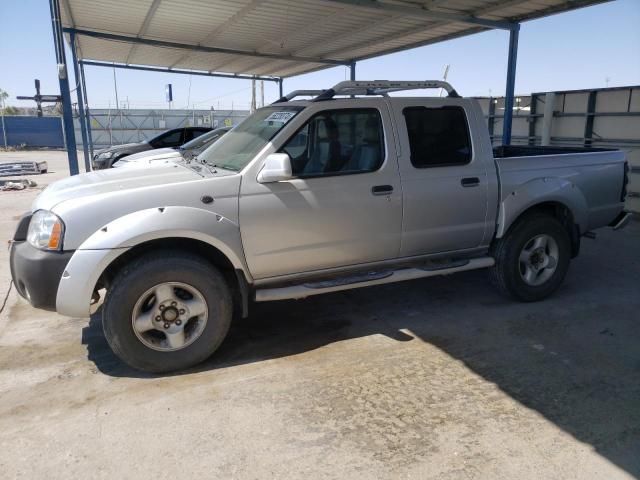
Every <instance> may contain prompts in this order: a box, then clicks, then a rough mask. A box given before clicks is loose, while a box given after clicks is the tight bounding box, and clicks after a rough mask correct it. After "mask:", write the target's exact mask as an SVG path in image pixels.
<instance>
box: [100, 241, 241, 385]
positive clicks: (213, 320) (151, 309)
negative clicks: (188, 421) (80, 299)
mask: <svg viewBox="0 0 640 480" xmlns="http://www.w3.org/2000/svg"><path fill="white" fill-rule="evenodd" d="M231 316H232V301H231V294H230V292H229V288H228V286H227V284H226V282H225V280H224V277H223V276H222V275H221V274H220V272H219V271H218V270H217V269H215V267H213V266H212V265H209V264H208V263H207V262H206V261H203V259H201V258H199V257H196V256H192V255H189V254H176V253H175V252H156V253H154V254H149V255H145V256H143V257H140V258H138V259H136V260H134V261H132V262H131V263H130V264H129V265H127V266H126V267H125V268H124V269H122V270H121V271H120V272H119V273H118V274H117V275H116V276H115V278H114V280H113V282H112V287H111V288H110V290H109V292H108V293H107V297H106V299H105V303H104V308H103V317H102V325H103V330H104V334H105V337H106V339H107V342H108V343H109V346H110V347H111V349H112V350H113V352H114V353H115V354H116V355H117V356H118V357H119V358H120V359H121V360H123V361H124V362H125V363H127V364H128V365H130V366H131V367H133V368H135V369H137V370H142V371H146V372H154V373H163V372H170V371H174V370H182V369H185V368H188V367H191V366H193V365H196V364H198V363H200V362H202V361H203V360H205V359H206V358H208V357H209V356H210V355H211V354H213V352H214V351H215V350H216V349H217V348H218V347H219V346H220V344H221V343H222V341H223V340H224V337H225V336H226V334H227V331H228V330H229V325H230V322H231Z"/></svg>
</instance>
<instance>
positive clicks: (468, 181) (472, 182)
mask: <svg viewBox="0 0 640 480" xmlns="http://www.w3.org/2000/svg"><path fill="white" fill-rule="evenodd" d="M460 183H461V184H462V186H463V187H477V186H478V185H480V179H479V178H478V177H466V178H463V179H462V180H460Z"/></svg>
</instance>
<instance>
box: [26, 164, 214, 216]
mask: <svg viewBox="0 0 640 480" xmlns="http://www.w3.org/2000/svg"><path fill="white" fill-rule="evenodd" d="M207 172H208V171H207ZM203 175H205V173H204V172H203ZM200 178H202V175H199V174H198V173H196V172H195V171H194V170H192V169H190V168H187V167H184V166H181V165H177V164H167V165H158V166H157V167H154V168H145V169H137V168H117V169H109V170H98V171H95V172H90V173H82V174H80V175H74V176H72V177H69V178H65V179H63V180H58V181H57V182H54V183H52V184H51V185H49V186H48V187H47V188H45V189H44V191H43V192H42V193H41V194H40V195H38V197H37V198H36V200H35V201H34V203H33V205H32V211H34V212H35V211H36V210H51V209H53V208H54V207H55V206H56V205H57V204H59V203H60V202H63V201H65V200H69V199H78V198H81V197H87V196H90V195H99V194H103V193H110V192H116V191H122V190H128V189H131V190H132V189H139V188H143V187H152V186H156V185H164V184H175V183H181V182H188V181H192V180H197V179H200Z"/></svg>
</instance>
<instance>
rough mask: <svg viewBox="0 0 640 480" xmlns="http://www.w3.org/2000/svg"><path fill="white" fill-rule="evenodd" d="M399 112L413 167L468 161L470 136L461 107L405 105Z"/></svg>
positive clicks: (463, 163) (460, 163)
mask: <svg viewBox="0 0 640 480" xmlns="http://www.w3.org/2000/svg"><path fill="white" fill-rule="evenodd" d="M402 113H403V115H404V118H405V122H406V126H407V134H408V136H409V147H410V151H411V164H412V165H413V166H414V167H416V168H429V167H443V166H450V165H465V164H467V163H469V162H470V161H471V158H472V151H471V140H470V138H469V128H468V124H467V118H466V115H465V113H464V109H462V108H461V107H440V108H426V107H407V108H405V109H404V110H403V111H402Z"/></svg>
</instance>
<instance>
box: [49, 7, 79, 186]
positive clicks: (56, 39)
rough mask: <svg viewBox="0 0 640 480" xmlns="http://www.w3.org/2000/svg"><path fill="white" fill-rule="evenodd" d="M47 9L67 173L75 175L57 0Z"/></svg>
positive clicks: (74, 143)
mask: <svg viewBox="0 0 640 480" xmlns="http://www.w3.org/2000/svg"><path fill="white" fill-rule="evenodd" d="M49 9H50V11H51V27H52V29H53V45H54V48H55V51H56V64H57V66H58V81H59V83H60V96H61V98H62V123H63V125H64V136H65V144H66V146H67V157H68V158H69V173H70V174H71V175H77V174H78V173H80V172H79V170H78V152H77V150H76V148H77V147H76V136H75V132H74V130H73V112H72V110H71V93H70V92H69V76H68V74H67V58H66V55H65V52H64V38H63V36H62V22H61V20H60V3H59V0H49Z"/></svg>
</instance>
